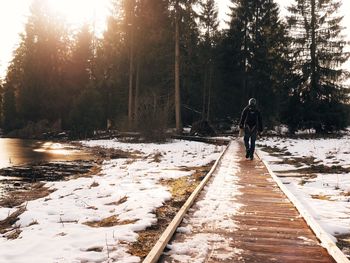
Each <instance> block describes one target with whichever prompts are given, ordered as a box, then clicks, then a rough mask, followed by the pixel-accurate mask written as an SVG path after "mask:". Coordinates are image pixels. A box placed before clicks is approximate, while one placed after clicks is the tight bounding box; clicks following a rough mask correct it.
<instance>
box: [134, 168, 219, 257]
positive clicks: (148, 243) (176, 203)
mask: <svg viewBox="0 0 350 263" xmlns="http://www.w3.org/2000/svg"><path fill="white" fill-rule="evenodd" d="M213 164H214V162H212V163H210V164H208V165H206V166H202V167H181V168H180V169H181V170H182V171H194V172H193V173H192V175H191V176H188V177H181V178H178V179H171V180H163V181H161V183H162V184H163V185H165V186H167V187H168V188H169V190H170V192H171V194H172V200H170V201H168V202H166V203H165V204H164V205H163V206H162V207H160V208H158V209H156V217H157V224H156V225H153V226H151V227H149V228H147V229H146V230H144V231H140V232H138V235H139V238H138V240H137V242H134V243H132V244H131V245H130V246H129V251H128V252H129V253H130V254H132V255H134V256H138V257H140V258H141V260H142V259H144V258H145V257H146V256H147V255H148V253H149V252H150V251H151V249H152V248H153V246H154V245H155V244H156V242H157V241H158V239H159V237H160V236H161V234H162V233H163V232H164V230H165V229H166V228H167V226H168V225H169V224H170V222H171V220H172V219H173V218H174V217H175V215H176V213H177V212H178V211H179V210H180V208H181V207H182V205H183V204H184V203H185V202H186V200H187V199H188V197H189V196H190V195H191V194H192V192H193V191H194V189H195V188H196V187H197V186H198V184H199V183H200V181H201V180H202V179H203V178H204V177H205V175H206V174H207V173H208V172H209V171H210V169H211V167H212V166H213Z"/></svg>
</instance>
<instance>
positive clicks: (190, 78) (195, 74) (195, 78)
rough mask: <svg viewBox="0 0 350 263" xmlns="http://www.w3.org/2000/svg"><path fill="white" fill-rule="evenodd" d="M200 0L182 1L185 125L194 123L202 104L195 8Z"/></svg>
mask: <svg viewBox="0 0 350 263" xmlns="http://www.w3.org/2000/svg"><path fill="white" fill-rule="evenodd" d="M198 2H199V1H198V0H190V1H181V5H180V7H181V9H180V12H181V19H180V33H181V34H180V35H179V38H180V52H181V61H180V62H181V63H180V68H181V102H182V103H181V107H182V116H181V117H182V121H183V123H184V125H186V124H192V123H193V122H194V121H195V120H198V117H201V116H200V115H201V113H200V112H199V111H198V110H196V109H200V108H201V106H202V102H201V98H200V97H201V96H200V94H201V92H202V89H201V85H202V81H203V80H202V78H201V74H202V72H201V70H200V62H201V59H202V58H201V54H200V52H201V50H200V49H199V48H198V47H199V43H200V32H199V31H200V28H199V22H198V18H199V14H198V13H197V11H196V10H195V8H196V7H197V6H198Z"/></svg>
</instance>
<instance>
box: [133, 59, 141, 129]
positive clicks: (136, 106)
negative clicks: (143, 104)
mask: <svg viewBox="0 0 350 263" xmlns="http://www.w3.org/2000/svg"><path fill="white" fill-rule="evenodd" d="M135 82H136V83H135V98H134V122H135V123H134V124H135V125H136V126H138V121H139V93H140V57H139V56H138V57H137V61H136V80H135Z"/></svg>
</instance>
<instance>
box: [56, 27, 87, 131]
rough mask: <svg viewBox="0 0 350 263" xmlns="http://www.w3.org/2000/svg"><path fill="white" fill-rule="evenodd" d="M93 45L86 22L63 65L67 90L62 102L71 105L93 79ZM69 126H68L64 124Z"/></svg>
mask: <svg viewBox="0 0 350 263" xmlns="http://www.w3.org/2000/svg"><path fill="white" fill-rule="evenodd" d="M93 62H94V47H93V35H92V32H91V30H90V26H89V25H88V24H84V25H83V26H82V27H81V29H80V31H79V32H78V34H77V35H76V36H75V40H74V44H73V47H72V50H71V54H70V58H69V61H68V62H67V65H66V67H65V72H64V76H65V78H66V81H65V83H66V85H67V86H69V89H67V90H68V91H69V92H68V93H67V94H65V97H64V98H63V99H64V104H65V105H73V104H74V103H75V101H76V100H77V98H78V97H79V96H80V94H81V93H82V92H83V91H84V90H85V89H86V88H87V87H88V85H89V84H91V82H92V81H93V80H94V78H93ZM70 110H72V109H71V107H66V108H65V109H63V111H64V112H62V113H61V114H62V117H63V124H64V126H66V125H67V122H68V116H69V111H70ZM66 127H67V128H70V127H69V126H66Z"/></svg>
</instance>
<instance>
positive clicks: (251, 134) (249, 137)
mask: <svg viewBox="0 0 350 263" xmlns="http://www.w3.org/2000/svg"><path fill="white" fill-rule="evenodd" d="M256 134H257V131H256V128H253V129H250V128H249V127H246V128H245V129H244V145H245V149H246V151H247V155H248V157H253V156H254V150H255V141H256ZM249 141H250V143H249Z"/></svg>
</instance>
